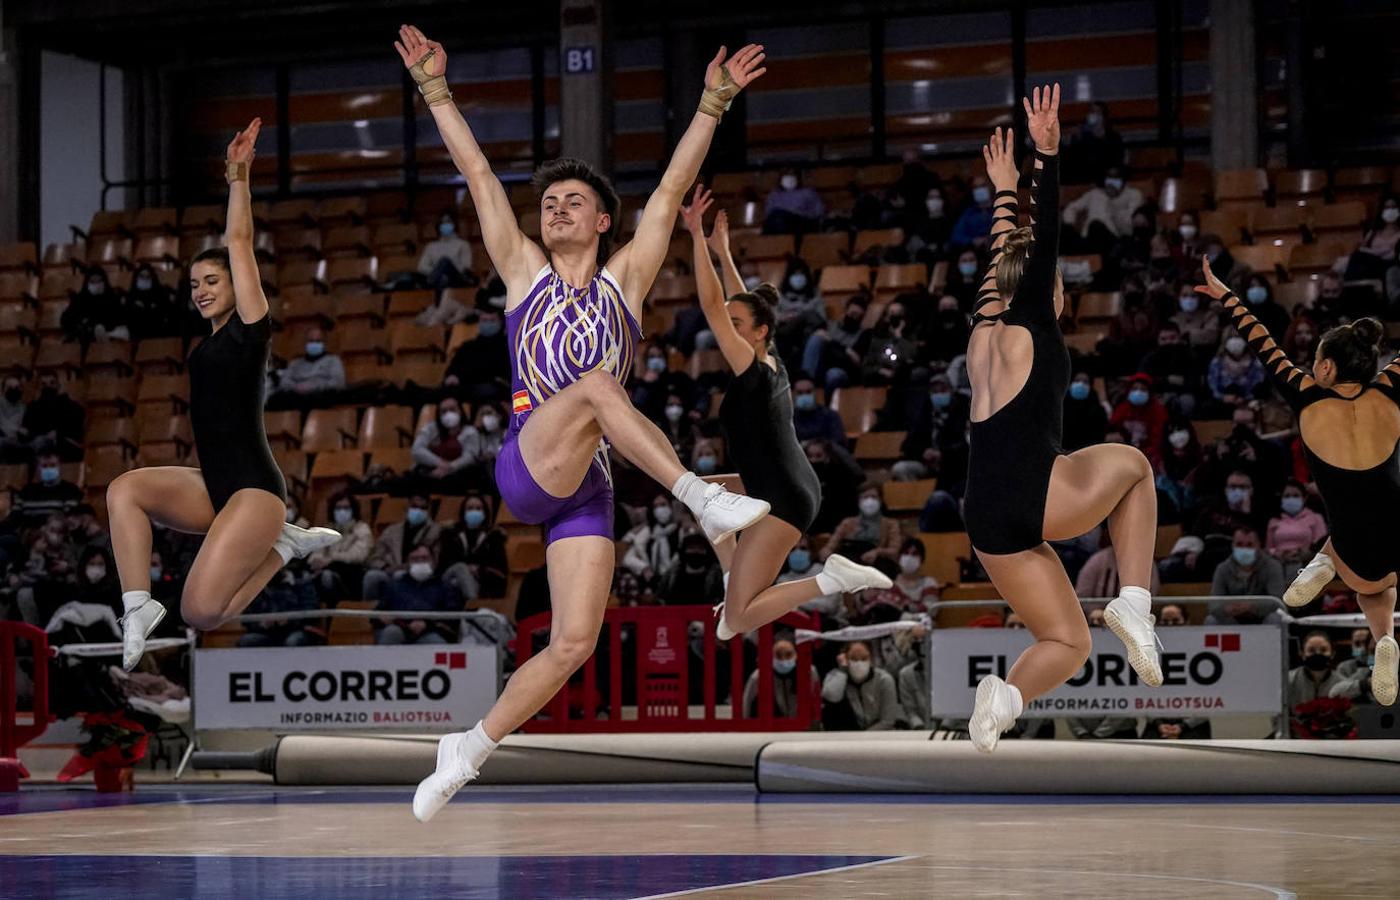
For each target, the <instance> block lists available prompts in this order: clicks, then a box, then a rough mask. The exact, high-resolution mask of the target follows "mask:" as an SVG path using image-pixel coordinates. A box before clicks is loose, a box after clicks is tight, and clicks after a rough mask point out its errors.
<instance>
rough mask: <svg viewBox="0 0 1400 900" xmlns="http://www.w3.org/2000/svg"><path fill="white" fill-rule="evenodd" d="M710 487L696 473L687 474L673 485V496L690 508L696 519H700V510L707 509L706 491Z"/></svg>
mask: <svg viewBox="0 0 1400 900" xmlns="http://www.w3.org/2000/svg"><path fill="white" fill-rule="evenodd" d="M708 487H709V485H708V484H706V483H705V482H703V481H701V480H700V476H699V475H696V474H695V473H694V472H686V473H685V474H684V475H682V476H681V477H680V478H677V479H676V483H675V484H673V485H671V495H672V496H674V497H675V498H676V499H677V500H679V501H681V502H682V503H684V504H685V505H686V506H688V507H690V511H691V512H692V513H694V514H695V518H697V519H698V518H700V510H702V509H704V508H705V489H706V488H708Z"/></svg>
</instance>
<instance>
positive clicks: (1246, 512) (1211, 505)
mask: <svg viewBox="0 0 1400 900" xmlns="http://www.w3.org/2000/svg"><path fill="white" fill-rule="evenodd" d="M1258 506H1259V504H1258V503H1257V502H1256V501H1255V490H1254V479H1253V477H1251V476H1250V474H1249V473H1248V472H1245V471H1243V470H1239V469H1236V470H1235V471H1232V472H1231V473H1230V474H1229V475H1227V476H1226V478H1225V489H1224V490H1223V491H1221V492H1220V493H1219V494H1217V495H1216V496H1215V497H1213V498H1211V499H1210V500H1208V501H1207V502H1206V503H1205V505H1204V506H1203V507H1202V509H1201V513H1200V516H1199V517H1198V518H1197V519H1196V523H1195V526H1194V527H1193V528H1192V529H1191V531H1192V532H1193V533H1194V534H1197V535H1200V536H1201V537H1210V536H1212V535H1227V534H1234V533H1235V532H1236V531H1237V530H1238V529H1241V528H1244V529H1248V530H1250V531H1254V532H1256V534H1257V533H1259V532H1262V531H1263V530H1264V526H1265V524H1266V523H1267V521H1268V520H1267V517H1266V516H1265V515H1264V514H1263V513H1262V512H1261V511H1260V510H1259V509H1258Z"/></svg>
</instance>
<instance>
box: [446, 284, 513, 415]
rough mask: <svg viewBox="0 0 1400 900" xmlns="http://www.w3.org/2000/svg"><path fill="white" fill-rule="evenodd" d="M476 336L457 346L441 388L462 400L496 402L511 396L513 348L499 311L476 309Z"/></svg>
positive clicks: (487, 308)
mask: <svg viewBox="0 0 1400 900" xmlns="http://www.w3.org/2000/svg"><path fill="white" fill-rule="evenodd" d="M477 313H478V318H477V332H476V337H474V338H472V339H471V340H469V341H467V342H466V343H464V344H462V346H460V347H458V348H457V350H456V352H455V353H453V354H452V359H451V361H450V362H448V364H447V371H446V373H445V374H444V375H443V379H442V385H443V387H444V388H446V389H447V392H448V393H450V394H451V395H452V396H454V397H456V398H458V399H459V400H465V401H468V402H471V403H481V402H486V401H490V402H495V401H498V400H504V399H505V398H506V397H508V396H510V346H509V344H508V342H507V340H506V334H505V319H504V317H503V313H501V312H500V311H499V310H496V309H493V308H490V307H482V308H480V309H478V310H477Z"/></svg>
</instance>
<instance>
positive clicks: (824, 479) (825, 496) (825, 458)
mask: <svg viewBox="0 0 1400 900" xmlns="http://www.w3.org/2000/svg"><path fill="white" fill-rule="evenodd" d="M802 447H803V450H804V451H806V453H807V462H809V463H811V464H812V470H813V471H814V472H816V473H817V482H818V483H819V484H821V488H822V502H821V506H820V507H819V508H818V509H817V519H816V521H815V522H813V523H812V527H811V528H810V529H809V531H810V532H811V533H812V534H822V533H824V532H829V531H831V530H832V529H834V528H835V527H836V525H837V523H839V522H840V521H841V520H842V519H843V518H844V517H845V515H846V513H847V511H848V510H850V509H852V508H854V507H855V506H856V501H857V491H858V489H859V488H860V484H861V479H862V478H864V473H863V472H862V471H861V468H860V464H859V463H857V462H856V461H855V459H854V458H853V457H852V456H851V454H850V453H849V452H847V450H846V448H845V446H844V445H843V444H835V443H831V442H829V441H822V440H813V441H806V442H804V443H803V445H802ZM823 558H824V557H823Z"/></svg>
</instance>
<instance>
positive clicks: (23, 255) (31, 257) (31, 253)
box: [0, 241, 39, 275]
mask: <svg viewBox="0 0 1400 900" xmlns="http://www.w3.org/2000/svg"><path fill="white" fill-rule="evenodd" d="M0 272H27V273H29V274H31V275H33V274H38V272H39V251H38V249H37V248H36V247H35V246H34V242H33V241H20V242H18V243H13V244H0Z"/></svg>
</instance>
